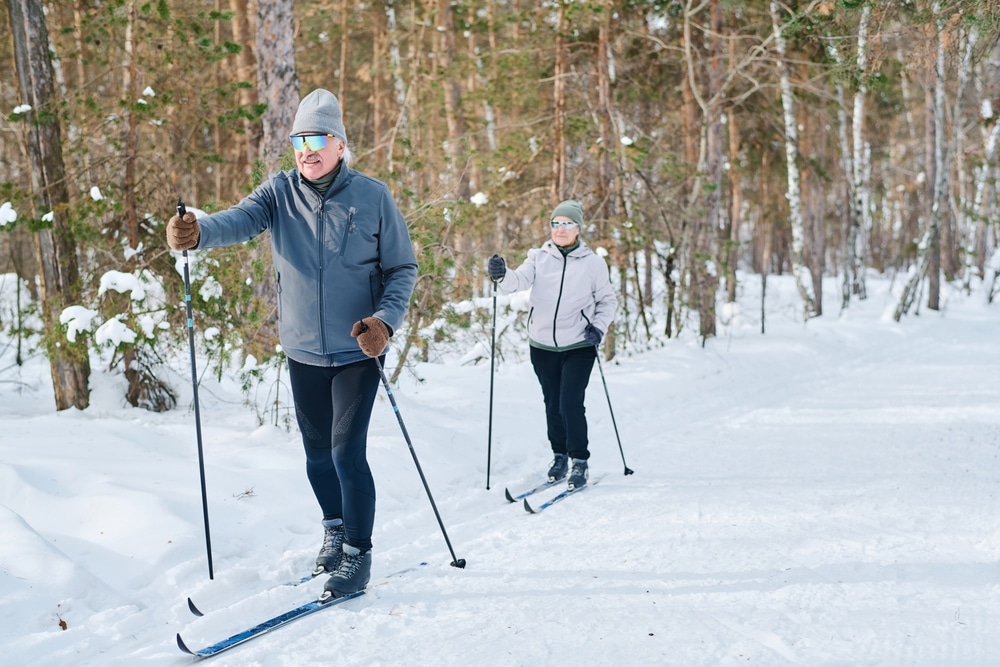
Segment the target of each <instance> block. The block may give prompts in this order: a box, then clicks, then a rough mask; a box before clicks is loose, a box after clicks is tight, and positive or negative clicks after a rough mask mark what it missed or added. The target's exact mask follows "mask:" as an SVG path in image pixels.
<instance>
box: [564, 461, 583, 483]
mask: <svg viewBox="0 0 1000 667" xmlns="http://www.w3.org/2000/svg"><path fill="white" fill-rule="evenodd" d="M586 485H587V462H586V461H585V460H584V459H573V466H572V468H571V469H570V471H569V479H568V480H567V481H566V486H567V488H570V489H579V488H580V487H581V486H586Z"/></svg>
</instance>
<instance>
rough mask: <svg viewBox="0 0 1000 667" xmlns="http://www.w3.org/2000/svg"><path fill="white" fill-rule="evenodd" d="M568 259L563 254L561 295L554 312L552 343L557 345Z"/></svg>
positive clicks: (560, 281)
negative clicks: (558, 323)
mask: <svg viewBox="0 0 1000 667" xmlns="http://www.w3.org/2000/svg"><path fill="white" fill-rule="evenodd" d="M568 260H569V258H568V257H567V256H566V255H563V268H562V275H561V276H559V296H558V297H556V309H555V311H554V312H553V313H552V344H553V345H554V346H555V347H559V341H558V340H557V339H556V323H557V322H558V321H559V304H561V303H562V293H563V286H564V285H565V284H566V264H567V262H568Z"/></svg>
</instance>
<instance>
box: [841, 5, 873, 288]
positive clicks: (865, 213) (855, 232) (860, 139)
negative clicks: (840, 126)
mask: <svg viewBox="0 0 1000 667" xmlns="http://www.w3.org/2000/svg"><path fill="white" fill-rule="evenodd" d="M870 16H871V6H870V5H869V4H868V3H865V5H864V6H863V7H862V8H861V20H860V23H859V24H858V53H857V59H856V61H855V64H856V69H857V78H858V89H857V90H856V91H855V92H854V113H853V117H852V118H851V130H852V139H853V143H854V146H853V148H854V152H853V156H852V159H851V167H852V168H851V183H852V184H853V187H852V188H851V189H852V198H851V201H852V206H851V224H850V227H849V228H848V232H847V247H846V250H847V256H848V260H847V265H848V267H850V274H851V275H850V279H851V289H850V292H851V293H852V294H856V295H857V296H858V298H859V299H865V298H866V297H867V296H868V290H867V288H866V286H865V274H864V265H863V263H862V252H861V249H860V248H859V247H858V246H859V244H860V240H861V231H862V230H863V229H871V224H870V223H871V213H870V208H869V205H868V203H869V196H870V195H869V190H868V180H867V179H866V178H865V175H866V174H867V173H868V164H867V159H866V156H867V151H866V150H865V142H864V121H865V96H866V95H867V94H868V86H867V84H866V83H865V77H866V76H867V75H868V71H867V68H868V20H869V18H870ZM844 278H845V280H846V279H847V276H845V277H844ZM846 306H847V302H845V303H844V307H846Z"/></svg>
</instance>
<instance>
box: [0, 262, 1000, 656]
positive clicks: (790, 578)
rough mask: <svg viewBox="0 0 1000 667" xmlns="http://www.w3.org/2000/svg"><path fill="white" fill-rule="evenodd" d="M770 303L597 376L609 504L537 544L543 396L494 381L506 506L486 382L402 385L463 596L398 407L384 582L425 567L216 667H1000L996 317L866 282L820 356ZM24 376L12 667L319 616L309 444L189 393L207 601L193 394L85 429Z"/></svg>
mask: <svg viewBox="0 0 1000 667" xmlns="http://www.w3.org/2000/svg"><path fill="white" fill-rule="evenodd" d="M756 280H757V279H756V278H752V277H751V278H750V279H749V280H748V281H747V282H746V284H745V285H744V286H743V290H742V296H741V303H740V309H739V311H740V313H741V314H739V315H737V316H736V317H735V318H734V319H733V320H732V321H731V322H729V323H728V324H727V325H726V326H724V327H722V328H721V329H720V335H719V336H718V337H717V338H715V339H713V340H710V341H709V342H708V344H707V345H706V346H705V347H704V348H703V347H701V346H700V345H699V344H698V342H697V341H694V340H690V339H689V338H687V334H685V335H684V336H682V338H681V339H680V340H679V341H671V342H669V343H667V344H666V345H665V346H664V347H662V348H660V349H656V350H654V351H650V352H644V353H641V354H635V355H627V354H626V355H621V356H620V357H619V358H618V359H617V360H615V361H614V362H605V363H604V365H603V367H602V368H603V371H604V376H605V378H606V383H607V390H608V392H607V393H605V390H604V385H603V384H602V380H601V375H600V373H599V371H598V369H595V370H594V375H593V378H592V381H591V385H590V390H589V392H588V415H589V418H590V427H591V428H590V432H591V437H592V443H591V450H592V452H593V456H592V459H591V466H592V476H593V478H594V479H599V482H598V483H597V484H595V485H593V486H592V488H590V489H588V490H587V491H585V492H584V493H581V494H579V495H577V496H574V497H572V498H570V499H569V500H567V501H566V502H564V503H561V504H558V505H555V506H553V507H552V508H551V509H549V510H547V511H546V512H544V513H542V514H538V515H529V514H527V513H526V512H525V511H524V510H523V509H522V508H521V506H520V505H512V504H508V503H507V502H506V501H505V499H504V487H505V486H509V487H510V488H511V489H512V490H520V489H522V488H526V487H527V486H530V485H532V484H533V483H535V482H536V481H537V480H538V479H539V478H540V477H541V475H542V474H543V473H544V471H545V469H546V467H547V465H548V462H549V459H550V456H549V452H548V449H547V444H546V442H545V438H544V419H543V414H542V405H541V397H540V392H539V390H538V388H537V384H536V381H535V379H534V376H533V374H532V371H531V368H530V366H529V365H528V364H527V363H524V362H519V363H514V362H510V361H508V362H507V363H503V364H499V365H498V368H497V373H496V376H495V384H494V403H493V415H494V416H493V429H492V439H491V440H492V442H491V445H492V447H491V453H490V456H489V461H490V488H489V490H487V488H486V484H487V445H488V443H489V441H490V439H489V438H488V437H487V433H488V428H487V427H488V423H489V420H488V415H489V408H490V405H489V395H490V377H489V363H488V361H487V362H486V363H480V364H479V365H476V366H463V365H458V364H424V365H420V366H417V367H415V368H414V369H413V370H412V371H407V372H404V373H403V374H402V376H401V378H400V383H399V385H398V386H397V387H396V388H395V389H394V396H395V397H396V399H397V401H398V403H399V408H400V414H401V415H402V418H403V419H404V421H405V424H406V428H407V431H408V432H409V434H410V437H411V439H412V444H413V448H414V451H415V452H416V454H417V456H418V458H419V461H420V464H421V467H422V469H423V471H424V473H425V475H426V477H427V481H428V483H429V487H430V489H431V492H432V494H433V496H434V500H435V501H436V503H437V506H438V509H439V510H440V514H441V517H442V519H443V522H444V526H445V529H446V531H447V534H448V537H449V538H450V541H451V544H452V546H453V548H454V551H455V553H456V555H457V556H458V557H459V558H464V559H466V560H467V563H468V564H467V567H466V568H465V569H464V570H462V569H458V568H455V567H451V566H450V562H451V560H452V556H451V554H450V553H449V550H448V546H447V544H446V542H445V539H444V537H443V535H442V531H441V529H440V527H439V525H438V523H437V520H436V518H435V516H434V513H433V511H432V509H431V505H430V503H429V502H428V499H427V496H426V494H425V492H424V489H423V485H422V484H421V481H420V477H419V475H418V474H417V471H416V467H415V466H414V462H413V460H412V458H411V455H410V451H409V448H408V446H407V443H406V441H405V440H404V439H403V437H402V435H401V431H400V428H399V425H398V423H397V421H396V418H395V416H394V414H393V411H392V409H391V406H390V404H389V401H388V400H387V397H386V394H385V392H381V393H380V395H379V400H378V403H377V405H376V408H375V417H374V422H373V425H372V431H371V438H370V459H371V462H372V466H373V468H374V470H375V475H376V482H377V485H378V493H379V504H378V514H377V517H376V530H375V535H374V543H375V561H374V568H373V577H374V579H375V580H379V579H381V578H383V577H384V576H385V575H387V574H390V573H393V572H395V571H397V570H400V569H402V568H407V567H410V566H414V565H417V564H419V563H421V562H426V563H427V565H426V566H424V567H418V568H417V569H416V570H414V571H411V572H408V573H406V574H404V575H402V576H400V577H397V578H391V579H389V580H387V581H385V582H383V583H380V584H379V585H377V586H373V587H372V588H371V589H370V590H369V593H368V594H367V595H365V596H363V597H361V598H359V599H357V600H351V601H349V602H346V603H344V604H343V605H340V606H339V607H337V608H334V609H330V610H324V611H322V612H320V613H318V614H316V615H313V616H311V617H309V618H307V619H304V620H302V621H299V622H297V623H295V624H292V625H290V626H288V627H286V628H282V629H280V630H277V631H275V632H274V633H272V634H270V635H267V636H265V637H261V638H259V639H256V640H254V641H252V642H249V643H247V644H245V645H243V646H240V647H237V648H235V649H233V650H231V651H229V652H228V653H225V654H223V655H220V656H218V657H216V658H213V659H212V662H213V664H215V665H218V666H219V667H223V666H226V665H231V666H235V665H239V666H240V667H246V666H251V665H261V666H266V667H271V666H296V667H298V666H302V665H337V666H347V665H392V666H394V667H395V666H400V665H456V666H458V665H461V666H465V665H498V666H507V665H511V666H515V665H533V666H534V665H579V664H585V665H614V666H616V667H617V666H620V665H682V666H697V665H810V666H816V665H851V666H861V665H927V666H930V665H934V666H941V665H961V666H963V667H969V666H976V665H998V664H1000V501H998V494H1000V305H996V304H995V305H993V306H985V305H983V299H982V298H981V295H980V294H973V295H971V296H965V295H963V294H961V293H959V292H957V291H953V290H951V289H948V290H946V293H945V307H944V309H943V311H942V312H932V311H927V310H926V309H922V310H921V313H920V315H919V316H913V315H911V316H908V317H906V318H904V319H903V321H902V322H900V323H895V322H893V321H892V320H891V318H890V317H888V315H887V313H890V312H891V310H892V308H893V306H894V305H895V301H894V298H893V296H892V295H891V291H892V286H891V285H890V283H889V282H888V281H887V280H872V282H871V283H870V285H869V290H870V293H871V294H872V296H871V297H870V298H869V299H868V300H867V301H865V302H861V303H858V302H854V303H852V305H851V307H850V309H849V310H848V311H846V312H845V313H843V314H842V315H838V313H837V304H836V303H830V302H828V303H827V307H826V312H827V315H826V316H824V317H822V318H820V319H818V320H814V321H811V322H809V323H808V324H803V323H802V322H801V318H800V316H799V310H800V308H799V306H798V304H797V299H796V297H795V290H794V287H793V285H792V284H791V283H790V282H788V279H787V278H778V277H772V278H771V279H770V280H769V283H768V305H767V320H766V322H767V327H768V329H767V333H766V334H764V335H761V334H760V322H759V319H758V317H757V315H756V313H757V312H758V311H759V305H758V303H757V300H758V299H759V293H758V292H757V291H756V282H755V281H756ZM4 289H5V290H6V288H4ZM826 293H827V294H828V295H836V293H837V286H836V284H835V283H833V282H831V284H830V285H829V286H828V288H827V290H826ZM660 326H661V325H660ZM487 336H488V332H487ZM13 355H14V351H13V348H11V347H4V345H3V341H0V535H2V538H0V663H2V664H4V665H16V666H22V665H24V666H27V665H31V666H32V667H43V666H47V665H75V666H76V665H81V666H82V665H88V666H91V665H100V666H105V665H127V666H129V667H131V666H134V665H165V666H169V665H186V664H190V662H191V660H192V659H191V658H190V657H188V656H185V655H183V654H182V653H181V652H180V651H179V650H178V648H177V646H176V644H175V635H176V633H178V632H179V633H181V634H182V635H183V636H184V638H185V640H186V641H187V642H188V644H189V645H191V646H193V647H200V646H203V645H206V644H210V643H214V642H215V641H217V640H220V639H222V638H224V637H227V636H229V635H231V634H233V633H235V632H237V631H239V630H242V629H244V628H245V627H248V626H250V625H253V624H255V623H258V622H260V621H263V620H265V619H266V618H268V617H270V616H272V615H274V614H275V613H277V612H279V611H282V610H284V609H286V608H288V607H290V606H293V605H296V604H299V603H300V602H304V601H307V600H309V599H311V598H313V597H314V596H315V595H317V594H318V592H319V591H320V590H322V581H321V580H315V581H311V582H309V583H307V584H303V585H301V586H298V587H287V586H286V587H277V586H276V585H277V584H279V583H281V582H285V581H288V580H290V579H293V578H295V577H297V576H299V575H301V574H303V573H304V572H306V571H307V570H309V569H310V568H311V566H312V562H313V558H314V557H315V552H316V550H317V549H318V547H319V542H320V537H321V529H320V525H319V519H320V517H319V514H318V510H317V508H316V506H315V501H314V500H313V498H312V494H311V492H310V490H309V486H308V483H307V481H306V477H305V472H304V464H303V455H302V453H301V451H300V447H301V445H300V443H299V440H298V436H297V433H296V432H294V430H293V431H292V432H287V431H285V430H283V429H282V428H277V427H274V426H258V425H257V421H256V417H255V415H254V413H253V412H252V411H251V410H249V409H248V408H247V407H245V406H244V405H243V397H242V395H241V394H240V393H239V391H238V386H237V384H236V383H235V382H234V381H232V380H230V379H226V380H225V381H223V382H222V383H216V382H213V381H212V380H211V379H210V378H209V379H206V381H205V383H204V385H203V386H202V390H201V391H200V397H201V415H202V429H203V435H204V449H205V462H206V481H207V488H208V507H209V515H210V528H211V538H212V551H213V562H214V570H215V578H214V579H213V580H210V579H209V577H208V559H207V554H206V544H205V531H204V525H203V520H202V503H201V486H200V480H199V469H198V458H197V442H196V437H195V429H194V417H193V412H192V410H191V398H190V393H191V392H190V386H189V381H190V370H189V369H188V368H187V366H186V365H184V364H183V363H178V364H177V366H176V367H175V368H174V369H173V372H174V376H173V377H171V378H167V379H168V380H169V381H170V383H171V384H172V385H173V386H174V387H175V388H176V389H178V390H179V391H180V392H181V399H180V404H181V407H180V408H178V409H177V410H174V411H172V412H169V413H165V414H156V413H151V412H147V411H144V410H141V409H132V408H129V407H125V406H124V405H123V400H122V398H121V396H122V390H121V387H120V382H121V379H120V378H118V377H113V376H109V375H107V374H105V373H103V372H102V371H101V369H100V368H99V367H97V366H95V373H94V376H93V380H92V386H93V400H92V405H91V407H90V408H88V409H87V410H85V411H82V412H81V411H77V410H68V411H64V412H60V413H56V412H55V411H54V407H53V406H54V402H53V400H52V395H51V384H50V380H49V376H48V366H47V365H46V364H45V363H43V362H42V361H41V360H40V359H39V358H38V357H37V356H36V357H34V358H32V360H31V361H30V362H29V363H28V364H26V365H25V366H23V367H20V368H18V367H16V366H14V365H13V363H12V362H13V358H14V357H13ZM608 396H610V401H611V405H612V406H613V414H614V417H615V420H616V422H617V427H618V432H619V434H620V438H621V450H619V443H618V440H617V439H616V435H615V428H614V426H613V423H612V419H611V413H610V412H609V403H608V398H607V397H608ZM623 458H624V462H623ZM625 465H627V466H628V467H629V468H631V469H633V470H634V471H635V474H634V475H629V476H625V475H624V474H623V472H624V468H625ZM551 493H554V492H547V493H546V494H542V499H544V498H545V497H547V495H550V494H551ZM189 596H190V597H191V598H192V599H194V600H195V601H196V602H197V604H198V605H199V606H200V607H201V608H202V609H203V610H204V611H206V615H205V616H204V617H203V618H196V617H194V616H193V615H192V614H191V613H190V612H189V611H188V608H187V603H186V600H187V598H188V597H189Z"/></svg>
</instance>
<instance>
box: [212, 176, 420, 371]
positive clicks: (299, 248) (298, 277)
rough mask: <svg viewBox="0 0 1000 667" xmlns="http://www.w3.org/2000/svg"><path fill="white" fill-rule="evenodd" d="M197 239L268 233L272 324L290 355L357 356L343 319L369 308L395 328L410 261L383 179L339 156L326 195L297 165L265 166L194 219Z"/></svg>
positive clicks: (215, 241) (331, 359)
mask: <svg viewBox="0 0 1000 667" xmlns="http://www.w3.org/2000/svg"><path fill="white" fill-rule="evenodd" d="M198 222H199V224H200V225H201V237H200V239H199V242H198V248H199V249H201V248H215V247H219V246H226V245H232V244H235V243H242V242H244V241H249V240H250V239H252V238H255V237H256V236H258V235H259V234H261V233H263V232H264V231H266V230H269V231H270V232H271V253H272V257H273V259H274V270H275V279H276V281H277V290H278V331H279V336H280V338H281V345H282V348H283V349H284V351H285V354H287V355H288V356H289V357H290V358H292V359H294V360H295V361H299V362H301V363H306V364H312V365H319V366H341V365H343V364H349V363H353V362H355V361H360V360H362V359H364V358H365V354H364V352H362V351H361V350H360V348H359V347H358V344H357V341H356V340H355V339H354V338H352V337H351V327H352V326H353V325H354V323H355V322H357V321H358V320H360V319H362V318H365V317H369V316H375V317H377V318H378V319H380V320H382V321H383V322H385V324H387V325H388V326H389V330H390V331H396V330H398V329H399V327H400V326H401V325H402V323H403V316H404V315H405V313H406V309H407V307H408V306H409V303H410V295H411V294H412V293H413V287H414V285H415V284H416V279H417V261H416V257H415V256H414V254H413V246H412V244H411V243H410V235H409V232H408V231H407V229H406V221H405V220H404V219H403V216H402V214H400V212H399V209H398V208H397V207H396V203H395V202H394V201H393V199H392V195H391V194H390V192H389V188H388V187H387V186H386V185H385V183H383V182H381V181H379V180H376V179H374V178H371V177H369V176H366V175H364V174H362V173H360V172H357V171H354V170H352V169H350V168H348V167H347V166H346V165H342V166H341V168H340V171H339V173H338V174H337V176H336V177H335V179H334V180H333V182H332V183H331V184H330V187H329V189H328V190H327V191H326V195H325V196H320V194H319V192H318V191H317V190H316V189H315V188H313V187H312V186H310V185H309V184H308V183H307V182H305V181H304V180H303V179H302V177H301V175H300V174H299V172H298V170H296V169H292V170H290V171H284V172H280V173H277V174H274V175H272V176H271V177H270V178H269V179H268V180H267V181H266V182H265V183H262V184H261V185H260V186H259V187H258V188H257V189H255V190H254V191H253V192H252V193H250V195H248V196H247V197H246V198H245V199H243V200H242V201H241V202H239V203H238V204H236V205H235V206H233V207H232V208H229V209H227V210H225V211H220V212H219V213H214V214H212V215H209V216H207V217H205V218H202V219H200V220H199V221H198Z"/></svg>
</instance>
